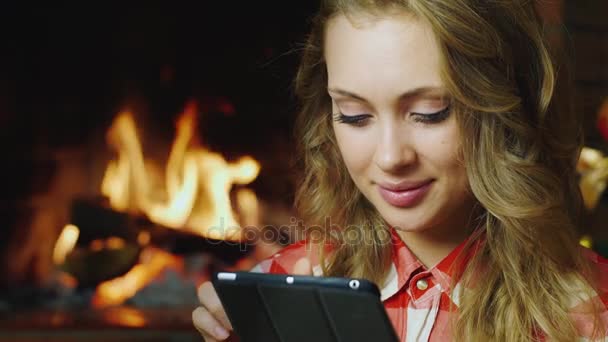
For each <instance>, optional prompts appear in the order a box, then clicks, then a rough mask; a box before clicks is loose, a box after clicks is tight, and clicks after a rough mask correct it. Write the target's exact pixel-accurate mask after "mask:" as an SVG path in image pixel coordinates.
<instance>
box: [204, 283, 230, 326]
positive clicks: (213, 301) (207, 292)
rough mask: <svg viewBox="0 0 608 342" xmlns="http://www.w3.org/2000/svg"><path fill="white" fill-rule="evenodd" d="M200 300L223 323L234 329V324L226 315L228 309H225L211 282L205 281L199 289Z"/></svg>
mask: <svg viewBox="0 0 608 342" xmlns="http://www.w3.org/2000/svg"><path fill="white" fill-rule="evenodd" d="M197 294H198V300H199V301H200V302H201V304H203V306H204V307H205V308H206V309H207V310H208V311H209V312H210V313H211V314H212V315H213V317H215V319H217V320H219V321H220V322H221V323H222V325H223V326H224V327H225V328H227V329H229V330H233V328H232V324H230V320H229V319H228V316H227V315H226V311H225V310H224V306H223V305H222V302H221V301H220V298H219V297H218V296H217V292H216V291H215V288H214V287H213V284H212V283H211V282H208V281H207V282H204V283H203V284H202V285H201V286H200V287H199V288H198V291H197Z"/></svg>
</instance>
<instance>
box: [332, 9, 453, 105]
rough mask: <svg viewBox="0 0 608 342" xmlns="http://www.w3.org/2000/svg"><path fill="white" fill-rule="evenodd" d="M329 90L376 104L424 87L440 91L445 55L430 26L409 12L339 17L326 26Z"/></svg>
mask: <svg viewBox="0 0 608 342" xmlns="http://www.w3.org/2000/svg"><path fill="white" fill-rule="evenodd" d="M325 34H326V36H325V46H324V51H325V60H326V63H327V72H328V83H329V84H328V87H330V88H331V87H338V88H347V89H348V90H349V91H353V92H356V93H360V94H365V96H368V97H370V98H375V99H377V100H384V99H389V98H390V97H392V96H397V95H398V94H401V93H402V92H404V91H408V90H410V89H415V88H419V87H441V86H443V82H442V80H441V77H440V69H439V60H440V54H439V49H438V45H437V42H436V39H435V37H434V34H433V33H432V31H431V29H430V26H429V25H428V24H426V23H425V22H424V21H422V20H420V19H417V18H416V17H414V16H412V15H410V14H408V13H400V14H395V15H390V16H384V17H374V18H371V17H368V16H361V15H359V16H357V15H354V16H353V17H352V18H351V17H350V16H349V17H348V18H347V17H346V16H344V15H339V16H336V17H334V18H332V19H331V20H330V21H329V22H328V25H327V29H326V33H325Z"/></svg>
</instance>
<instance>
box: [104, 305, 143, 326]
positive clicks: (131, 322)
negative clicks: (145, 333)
mask: <svg viewBox="0 0 608 342" xmlns="http://www.w3.org/2000/svg"><path fill="white" fill-rule="evenodd" d="M103 317H104V318H105V320H106V321H107V322H108V323H111V324H117V325H121V326H124V327H129V328H142V327H144V326H145V325H146V319H145V317H144V315H143V314H142V313H141V311H138V310H136V309H134V308H129V307H114V308H108V309H106V310H105V311H104V315H103Z"/></svg>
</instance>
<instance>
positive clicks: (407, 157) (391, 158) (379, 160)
mask: <svg viewBox="0 0 608 342" xmlns="http://www.w3.org/2000/svg"><path fill="white" fill-rule="evenodd" d="M416 160H417V153H416V149H415V146H414V144H413V142H412V141H411V139H410V138H409V136H408V134H407V132H406V131H405V130H404V127H399V125H396V124H394V123H387V124H385V125H383V127H382V128H381V130H380V132H379V137H378V142H377V146H376V152H375V155H374V162H375V163H376V165H377V166H378V167H379V168H380V169H381V170H383V171H384V172H386V173H398V172H399V171H403V170H404V169H407V168H410V167H411V166H412V165H414V163H415V162H416Z"/></svg>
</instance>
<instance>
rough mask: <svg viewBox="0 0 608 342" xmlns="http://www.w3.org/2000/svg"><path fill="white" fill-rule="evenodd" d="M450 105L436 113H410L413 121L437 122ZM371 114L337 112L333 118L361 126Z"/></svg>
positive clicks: (447, 112) (443, 118)
mask: <svg viewBox="0 0 608 342" xmlns="http://www.w3.org/2000/svg"><path fill="white" fill-rule="evenodd" d="M450 109H451V108H450V106H448V107H446V108H445V109H442V110H440V111H438V112H436V113H431V114H420V113H411V114H412V115H413V116H414V121H416V122H421V123H425V124H435V123H439V122H441V121H443V120H445V119H447V117H448V116H449V115H450ZM370 116H371V115H369V114H360V115H344V114H342V113H337V114H335V115H334V120H335V121H337V122H340V123H345V124H347V125H353V126H363V124H364V123H365V119H368V118H369V117H370Z"/></svg>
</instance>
